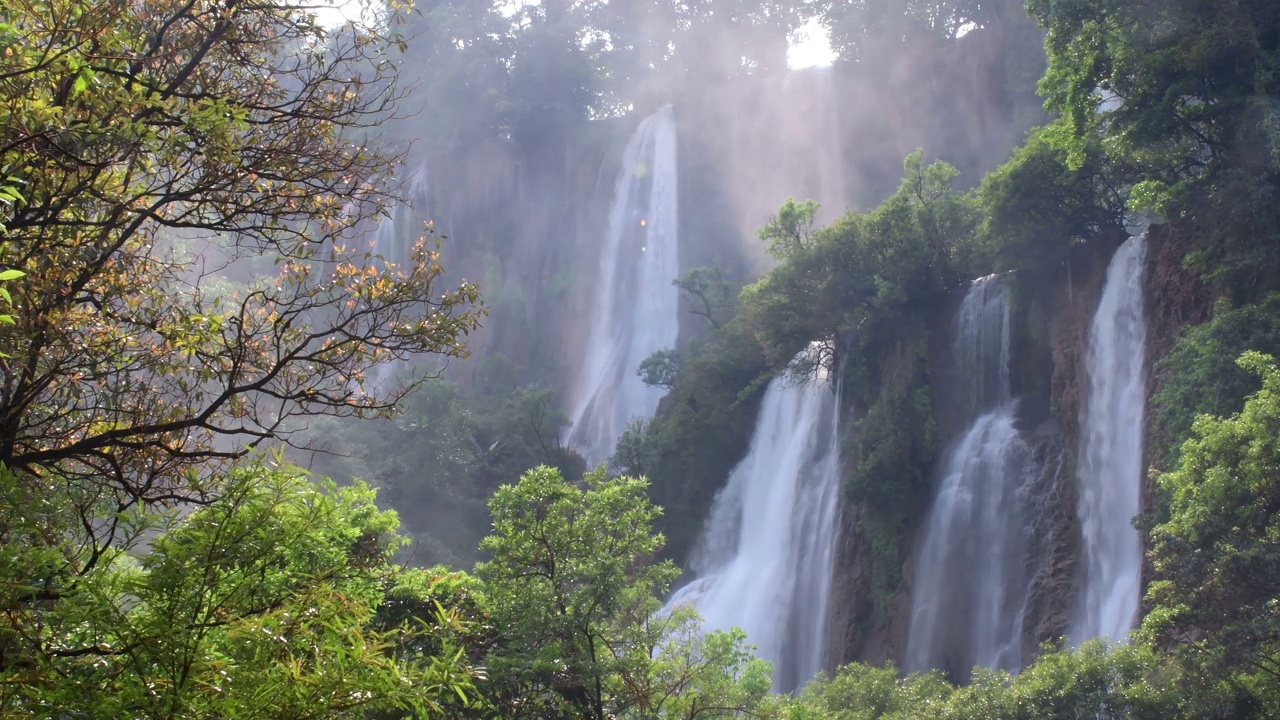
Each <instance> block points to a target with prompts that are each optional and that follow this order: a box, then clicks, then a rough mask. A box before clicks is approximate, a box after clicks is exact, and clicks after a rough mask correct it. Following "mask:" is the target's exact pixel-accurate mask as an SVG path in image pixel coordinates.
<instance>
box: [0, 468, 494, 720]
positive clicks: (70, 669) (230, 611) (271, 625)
mask: <svg viewBox="0 0 1280 720" xmlns="http://www.w3.org/2000/svg"><path fill="white" fill-rule="evenodd" d="M41 490H43V488H33V487H32V484H31V483H30V482H29V481H23V480H19V479H17V478H15V476H14V475H12V474H11V473H7V472H5V473H2V474H0V496H2V497H3V499H4V502H3V503H0V515H2V516H3V518H2V520H3V523H2V524H3V527H4V532H3V536H2V537H0V554H2V555H3V557H4V558H5V562H4V563H3V565H2V566H0V606H3V608H4V611H5V612H4V616H3V621H0V650H2V652H0V678H2V679H3V682H2V683H0V686H2V687H3V690H2V691H0V716H4V717H48V716H59V717H61V716H74V717H95V718H97V717H100V718H112V717H145V718H176V717H243V718H310V717H327V718H364V717H367V716H368V713H369V712H370V711H377V710H384V711H388V712H392V713H395V714H397V715H400V716H403V715H404V714H405V713H410V712H411V713H416V714H417V715H416V716H419V717H422V716H428V717H430V716H440V715H441V710H442V708H443V707H444V706H445V705H446V704H450V703H457V702H458V701H459V700H462V701H464V702H465V701H468V700H469V698H471V697H473V696H474V693H473V679H474V676H475V674H476V671H475V670H474V669H473V668H472V667H471V666H469V664H468V663H467V661H466V658H465V657H464V656H463V655H462V653H461V650H460V646H458V645H457V643H456V642H455V640H454V639H453V635H454V634H455V632H457V631H461V630H464V629H465V628H464V626H463V624H462V623H463V621H462V619H461V618H460V616H459V615H458V614H457V612H456V611H455V610H453V609H450V610H444V609H440V610H437V611H436V612H433V613H432V614H431V615H429V616H428V617H426V618H421V617H419V618H407V617H396V616H394V614H392V615H379V608H380V607H381V606H382V605H383V604H384V603H386V602H387V600H388V597H389V594H390V593H391V592H393V591H394V592H395V593H396V594H397V597H400V598H403V596H404V595H405V592H406V591H405V589H404V588H406V586H408V587H413V586H415V585H417V586H419V587H420V586H421V583H420V582H417V583H415V582H414V581H412V580H411V579H410V578H408V577H405V575H404V573H403V572H402V571H400V570H399V569H398V568H396V567H394V566H392V565H390V564H389V562H388V560H389V558H390V555H391V552H392V551H393V550H394V548H395V547H396V545H397V544H398V540H397V538H396V536H395V534H394V530H395V527H396V518H395V516H394V515H393V514H391V513H388V512H383V511H381V510H379V509H378V508H377V507H376V506H375V505H374V494H373V492H372V491H371V490H369V489H368V488H366V487H363V486H359V485H357V486H352V487H346V488H341V489H339V488H336V487H334V486H333V485H332V484H331V483H328V484H321V485H319V486H317V485H314V484H312V482H311V481H310V479H309V478H308V477H307V476H306V474H305V473H303V472H301V471H299V470H297V469H295V468H288V467H275V468H271V467H267V466H265V465H261V464H253V465H244V466H239V467H237V468H234V469H233V470H232V471H231V473H230V475H229V476H228V477H227V478H226V483H225V491H224V492H223V494H222V495H221V496H220V497H219V498H218V499H217V500H216V501H214V502H213V503H212V504H210V505H209V506H207V507H204V508H202V509H200V510H197V511H196V512H194V513H191V514H190V515H188V516H186V517H184V518H179V517H177V516H176V515H174V514H172V513H164V514H147V513H143V512H134V513H132V518H131V520H132V521H133V522H132V524H131V526H132V527H133V529H134V530H135V531H137V532H135V533H134V534H133V539H134V540H135V541H137V542H136V543H121V549H120V550H118V551H114V552H112V553H111V554H110V555H109V556H107V557H102V558H100V559H99V560H98V561H97V562H96V563H95V564H94V566H93V567H92V569H85V568H84V567H83V562H84V560H85V557H84V554H83V552H82V551H81V547H82V544H81V543H77V542H75V541H74V540H70V539H66V540H60V541H54V542H51V540H50V538H69V537H70V536H72V535H74V534H76V533H83V532H85V530H84V529H80V528H77V527H76V522H77V521H76V518H75V516H74V514H68V513H66V512H64V510H65V509H66V508H65V507H64V506H65V504H66V499H65V497H64V496H62V495H61V494H60V493H57V492H41ZM144 532H145V533H146V534H145V535H144ZM147 535H150V537H149V538H148V539H147V542H148V544H149V547H150V551H149V552H148V553H146V554H145V555H143V556H142V557H141V558H139V559H134V557H133V556H132V555H131V554H130V553H129V552H126V550H127V549H129V548H130V547H132V549H134V550H135V551H136V550H140V549H141V547H140V544H141V542H142V541H143V538H144V537H146V536H147ZM419 594H421V593H419ZM401 602H403V599H401ZM419 605H420V603H419ZM424 650H427V651H428V652H424Z"/></svg>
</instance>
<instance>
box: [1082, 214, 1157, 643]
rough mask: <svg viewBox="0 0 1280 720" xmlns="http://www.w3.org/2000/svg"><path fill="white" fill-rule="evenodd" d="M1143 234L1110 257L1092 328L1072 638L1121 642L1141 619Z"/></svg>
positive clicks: (1144, 323) (1083, 427) (1083, 426)
mask: <svg viewBox="0 0 1280 720" xmlns="http://www.w3.org/2000/svg"><path fill="white" fill-rule="evenodd" d="M1145 259H1146V238H1145V236H1137V237H1132V238H1129V239H1128V240H1127V241H1125V243H1124V244H1123V245H1121V246H1120V249H1119V250H1117V251H1116V254H1115V256H1114V257H1113V258H1112V259H1111V265H1110V266H1109V267H1108V268H1107V278H1106V282H1105V284H1104V285H1103V289H1102V299H1101V300H1100V301H1099V302H1098V310H1097V312H1096V313H1095V314H1094V316H1093V324H1092V326H1091V328H1090V330H1089V351H1088V352H1089V354H1088V360H1087V363H1088V365H1087V373H1088V378H1089V391H1088V395H1087V396H1086V398H1085V404H1084V412H1083V414H1082V417H1081V423H1080V427H1081V433H1080V435H1081V438H1080V463H1079V480H1080V485H1079V487H1080V501H1079V506H1078V508H1077V512H1078V513H1079V517H1080V527H1081V532H1082V536H1083V541H1084V542H1083V548H1082V550H1083V552H1082V565H1083V575H1084V577H1083V583H1082V585H1081V592H1080V597H1079V603H1078V608H1077V612H1076V614H1075V618H1074V621H1073V623H1072V626H1071V630H1070V636H1071V638H1072V641H1073V642H1076V643H1079V642H1083V641H1085V640H1088V639H1089V638H1093V637H1099V636H1101V637H1105V638H1108V639H1110V640H1113V641H1123V640H1124V639H1125V638H1126V636H1127V635H1128V633H1129V631H1130V630H1131V629H1133V625H1134V622H1135V621H1136V620H1137V617H1138V601H1139V594H1140V590H1141V579H1142V541H1141V539H1140V537H1139V535H1138V531H1137V529H1135V528H1134V527H1133V524H1132V521H1133V517H1134V516H1135V515H1137V514H1138V513H1139V512H1141V500H1140V497H1141V493H1142V421H1143V417H1142V416H1143V409H1144V408H1143V405H1144V397H1145V392H1144V385H1145V382H1144V380H1145V379H1144V377H1143V360H1144V358H1145V357H1146V337H1147V326H1146V320H1145V317H1144V314H1143V312H1144V309H1143V298H1142V289H1143V277H1144V275H1145V273H1144V266H1145Z"/></svg>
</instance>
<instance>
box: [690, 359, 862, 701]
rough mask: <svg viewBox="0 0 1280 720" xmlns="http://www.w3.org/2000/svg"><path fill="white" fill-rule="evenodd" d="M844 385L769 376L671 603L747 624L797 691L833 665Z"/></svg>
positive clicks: (784, 683)
mask: <svg viewBox="0 0 1280 720" xmlns="http://www.w3.org/2000/svg"><path fill="white" fill-rule="evenodd" d="M839 406H840V389H839V386H838V385H837V386H836V387H835V388H833V387H831V384H830V382H828V381H827V379H826V377H825V374H823V375H822V376H821V377H820V378H819V379H818V381H817V382H811V383H805V384H798V385H797V384H794V382H791V381H789V380H787V379H786V378H778V379H775V380H774V381H773V382H772V383H770V385H769V388H768V390H767V391H766V393H765V397H764V401H763V403H762V405H761V408H760V415H759V418H758V419H757V421H756V429H755V434H754V435H753V437H752V440H751V448H750V450H749V451H748V453H747V456H746V458H744V459H743V460H742V462H741V463H740V464H739V465H738V466H737V467H736V468H734V470H733V472H732V473H731V474H730V476H729V481H728V483H727V484H726V485H725V487H724V489H723V490H722V491H721V492H720V494H719V496H717V498H716V501H715V505H714V507H713V509H712V512H711V516H710V517H709V519H708V520H707V525H706V529H705V531H704V534H703V538H702V541H701V545H700V547H699V549H698V550H697V551H696V554H695V558H694V562H693V563H692V568H691V571H692V572H693V574H694V575H695V577H696V579H695V580H694V581H693V582H692V583H690V584H688V585H686V586H684V587H683V588H681V589H680V590H679V591H677V592H676V593H675V594H674V595H673V596H672V597H671V599H670V600H669V601H668V603H667V606H668V609H670V608H674V607H675V606H677V605H681V604H685V603H692V604H693V605H694V607H695V608H696V609H697V610H698V612H699V613H700V614H701V615H702V617H703V618H704V620H705V626H706V627H709V628H715V629H721V630H727V629H729V628H730V627H734V626H736V627H741V628H742V629H743V630H745V631H746V632H747V641H748V642H749V643H751V644H753V645H755V646H756V647H757V650H756V654H757V655H758V656H759V657H762V658H764V659H766V660H768V661H770V662H772V663H773V665H774V688H775V689H776V690H781V691H789V690H793V689H796V688H798V687H800V686H801V685H803V684H804V683H805V682H806V681H808V680H809V679H810V678H812V677H813V676H814V675H815V674H816V673H818V672H819V671H820V670H823V669H826V665H827V643H828V638H827V636H828V624H829V605H830V595H831V575H832V571H833V565H834V556H835V540H836V535H837V532H838V527H837V526H838V523H839V489H840V452H839V422H838V412H839Z"/></svg>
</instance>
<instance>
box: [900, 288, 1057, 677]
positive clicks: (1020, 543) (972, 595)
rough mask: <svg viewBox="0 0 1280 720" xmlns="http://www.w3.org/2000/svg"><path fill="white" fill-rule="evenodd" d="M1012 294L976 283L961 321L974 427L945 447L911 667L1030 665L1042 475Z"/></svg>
mask: <svg viewBox="0 0 1280 720" xmlns="http://www.w3.org/2000/svg"><path fill="white" fill-rule="evenodd" d="M1010 314H1011V308H1010V293H1009V290H1008V288H1007V287H1006V286H1005V283H1004V281H1003V279H1002V278H1001V277H999V276H995V275H993V276H989V277H984V278H980V279H978V280H975V281H974V282H973V283H972V285H971V286H970V288H969V291H968V293H967V294H966V296H965V298H964V300H963V302H962V303H961V306H960V311H959V313H958V316H957V319H956V334H955V341H954V345H953V357H954V362H955V370H956V378H955V380H956V382H957V383H959V384H960V385H959V387H961V388H963V390H961V391H960V393H959V394H960V396H961V397H960V402H961V406H962V410H963V412H964V413H965V415H964V416H965V417H969V418H972V420H971V421H970V423H969V426H968V429H967V430H966V431H965V432H964V434H963V435H962V436H961V438H960V440H959V441H958V442H957V443H956V444H955V445H954V446H953V447H952V449H951V450H950V452H949V453H948V454H947V456H946V458H945V460H944V462H943V464H942V472H941V480H940V483H939V486H938V493H937V496H936V497H935V499H934V502H933V506H932V507H931V508H930V510H929V513H928V516H927V518H926V520H925V525H924V532H923V535H922V539H921V543H920V546H919V551H918V553H917V559H916V569H915V580H914V583H913V587H912V592H911V620H910V625H909V628H908V633H907V648H906V655H905V662H904V665H905V668H906V669H907V670H908V671H927V670H934V669H940V670H944V671H946V672H947V673H949V674H950V675H951V676H952V677H954V678H956V679H959V680H964V679H966V678H967V677H968V676H969V672H970V671H971V669H972V668H973V667H974V666H976V665H981V666H985V667H991V668H1000V669H1005V670H1012V671H1017V670H1020V669H1021V667H1022V662H1023V659H1022V634H1023V620H1024V618H1025V614H1026V607H1027V599H1028V596H1029V593H1030V591H1031V582H1032V578H1033V572H1032V568H1031V567H1030V565H1031V564H1032V563H1031V552H1032V548H1031V545H1032V543H1031V541H1030V537H1031V535H1032V532H1033V528H1031V524H1032V522H1033V521H1034V517H1035V511H1034V508H1033V507H1031V505H1030V500H1029V499H1030V498H1031V497H1032V496H1033V495H1034V493H1033V492H1032V491H1031V489H1030V488H1029V487H1028V485H1030V484H1033V483H1035V482H1036V481H1037V478H1039V477H1040V476H1041V473H1040V472H1038V468H1037V467H1036V463H1035V460H1034V458H1033V454H1032V452H1031V449H1030V447H1029V445H1028V443H1027V442H1026V441H1025V440H1024V438H1023V437H1022V434H1021V433H1020V432H1019V430H1018V427H1017V424H1016V411H1017V402H1016V400H1015V399H1013V397H1012V393H1011V387H1010V375H1009V357H1010Z"/></svg>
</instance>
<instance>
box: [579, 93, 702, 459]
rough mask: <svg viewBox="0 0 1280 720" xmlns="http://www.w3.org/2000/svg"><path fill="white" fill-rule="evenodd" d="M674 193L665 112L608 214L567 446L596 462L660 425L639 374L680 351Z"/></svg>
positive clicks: (626, 170)
mask: <svg viewBox="0 0 1280 720" xmlns="http://www.w3.org/2000/svg"><path fill="white" fill-rule="evenodd" d="M676 190H677V188H676V127H675V117H674V113H673V111H672V108H671V106H670V105H667V106H664V107H663V108H662V109H661V110H659V111H658V112H656V113H654V114H653V115H650V116H649V117H647V118H645V119H644V120H643V121H641V123H640V126H639V127H638V128H636V131H635V133H634V134H633V135H632V136H631V140H630V141H629V142H628V143H627V147H626V150H625V152H624V153H623V156H622V167H621V169H620V170H619V172H618V181H617V184H616V186H615V190H614V199H613V207H612V208H611V209H610V211H609V227H608V233H607V234H606V235H605V239H604V244H603V247H602V250H601V258H600V272H599V278H598V290H597V291H596V294H595V297H594V299H593V302H592V306H591V307H592V311H593V313H594V314H593V315H592V318H591V325H590V331H589V333H588V335H587V345H586V352H585V358H584V362H583V365H582V369H581V371H580V372H579V377H578V381H577V383H576V384H575V386H574V389H573V393H572V396H571V397H572V403H573V413H572V415H571V418H570V420H571V424H570V427H569V431H568V433H567V436H566V440H567V443H568V444H569V445H571V446H572V447H574V448H575V449H577V450H578V451H579V452H581V453H582V454H583V456H585V457H586V458H587V460H588V461H590V462H600V461H601V460H604V459H606V458H608V457H609V455H610V454H611V453H612V452H613V447H614V445H615V444H616V443H617V441H618V437H619V436H621V435H622V432H623V431H624V430H626V426H627V423H628V422H630V421H631V420H632V419H634V418H637V417H647V416H649V415H652V414H653V412H654V411H655V410H656V409H657V407H658V400H659V399H661V397H662V391H661V390H660V389H658V388H654V387H649V386H646V385H645V384H644V383H643V382H641V380H640V378H639V377H638V376H637V375H636V369H637V368H639V366H640V362H641V361H643V360H644V359H645V358H647V357H648V356H650V355H652V354H653V353H655V352H657V351H658V350H662V349H665V348H670V347H674V346H675V343H676V332H677V326H678V316H677V313H678V301H679V294H678V290H677V289H676V288H675V287H674V286H673V285H672V284H671V282H672V281H673V280H675V279H676V277H677V276H678V274H679V246H678V244H677V241H678V238H677V228H676V225H677V212H676V211H677V206H676Z"/></svg>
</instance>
